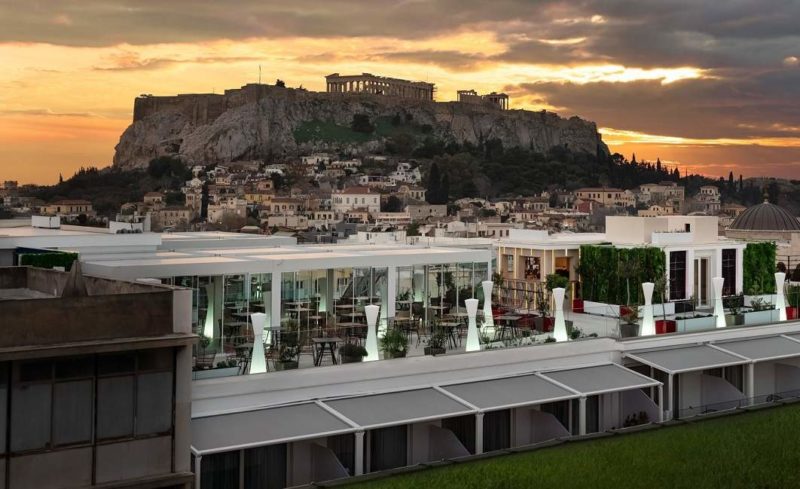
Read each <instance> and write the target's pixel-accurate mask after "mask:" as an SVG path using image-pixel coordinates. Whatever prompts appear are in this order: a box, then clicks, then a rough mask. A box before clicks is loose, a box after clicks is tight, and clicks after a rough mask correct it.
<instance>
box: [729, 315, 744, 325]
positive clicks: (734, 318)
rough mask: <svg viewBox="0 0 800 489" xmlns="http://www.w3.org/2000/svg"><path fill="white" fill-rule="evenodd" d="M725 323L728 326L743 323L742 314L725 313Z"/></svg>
mask: <svg viewBox="0 0 800 489" xmlns="http://www.w3.org/2000/svg"><path fill="white" fill-rule="evenodd" d="M725 324H726V325H728V326H741V325H743V324H744V314H726V315H725Z"/></svg>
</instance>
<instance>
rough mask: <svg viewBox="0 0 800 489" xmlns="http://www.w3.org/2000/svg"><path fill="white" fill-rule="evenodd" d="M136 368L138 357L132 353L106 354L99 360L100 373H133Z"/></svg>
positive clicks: (98, 370)
mask: <svg viewBox="0 0 800 489" xmlns="http://www.w3.org/2000/svg"><path fill="white" fill-rule="evenodd" d="M135 370H136V357H135V356H134V355H133V354H131V353H124V354H120V355H104V356H101V357H99V358H98V360H97V373H98V375H115V374H127V373H133V372H134V371H135Z"/></svg>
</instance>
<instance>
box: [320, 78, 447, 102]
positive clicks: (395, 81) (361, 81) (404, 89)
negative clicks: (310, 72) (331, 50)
mask: <svg viewBox="0 0 800 489" xmlns="http://www.w3.org/2000/svg"><path fill="white" fill-rule="evenodd" d="M325 82H326V87H327V91H328V92H329V93H372V94H377V95H390V96H393V97H403V98H411V99H417V100H433V92H434V91H435V90H436V87H435V85H434V84H433V83H426V82H420V81H409V80H401V79H399V78H389V77H385V76H376V75H373V74H371V73H362V74H360V75H340V74H339V73H333V74H332V75H328V76H326V77H325Z"/></svg>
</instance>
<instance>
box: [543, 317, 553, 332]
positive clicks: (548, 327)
mask: <svg viewBox="0 0 800 489" xmlns="http://www.w3.org/2000/svg"><path fill="white" fill-rule="evenodd" d="M555 323H556V320H555V318H552V317H544V318H542V328H543V329H544V331H545V332H546V333H549V332H551V331H553V326H555Z"/></svg>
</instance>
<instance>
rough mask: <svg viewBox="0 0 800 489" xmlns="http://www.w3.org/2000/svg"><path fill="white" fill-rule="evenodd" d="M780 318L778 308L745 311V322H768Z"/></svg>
mask: <svg viewBox="0 0 800 489" xmlns="http://www.w3.org/2000/svg"><path fill="white" fill-rule="evenodd" d="M777 320H778V310H777V309H767V310H764V311H749V312H746V313H744V324H745V325H752V324H767V323H772V322H775V321H777Z"/></svg>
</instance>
